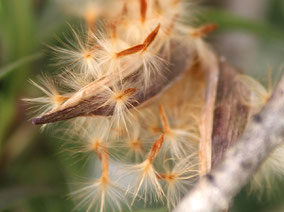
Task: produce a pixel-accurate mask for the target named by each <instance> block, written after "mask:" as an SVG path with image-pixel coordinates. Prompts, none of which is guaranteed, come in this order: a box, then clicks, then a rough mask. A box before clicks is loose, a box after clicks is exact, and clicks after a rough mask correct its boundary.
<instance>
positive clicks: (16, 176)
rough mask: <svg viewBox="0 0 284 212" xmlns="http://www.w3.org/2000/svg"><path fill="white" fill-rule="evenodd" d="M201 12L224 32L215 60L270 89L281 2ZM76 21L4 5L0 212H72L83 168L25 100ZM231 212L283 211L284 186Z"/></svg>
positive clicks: (239, 1)
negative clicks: (73, 188) (34, 121)
mask: <svg viewBox="0 0 284 212" xmlns="http://www.w3.org/2000/svg"><path fill="white" fill-rule="evenodd" d="M58 1H60V0H57V2H58ZM201 5H202V7H201V9H198V16H200V19H199V20H200V22H202V23H203V22H204V23H212V22H214V23H217V24H218V25H219V29H218V31H217V32H216V33H214V34H213V35H212V36H211V37H210V39H209V40H210V43H211V44H212V45H213V46H214V48H215V49H216V51H217V52H218V54H220V55H222V56H225V57H226V58H227V60H228V61H230V62H231V63H232V64H233V65H235V66H236V67H238V68H240V69H241V70H244V72H245V73H248V74H250V75H253V76H254V77H256V78H257V79H260V80H264V81H265V75H266V71H267V69H268V67H272V68H273V70H274V71H275V72H274V73H276V74H277V73H279V72H280V71H281V68H283V64H284V1H283V0H223V1H222V0H211V1H210V0H208V1H203V2H202V3H201ZM78 21H79V22H80V20H78V18H76V17H72V16H70V15H67V14H65V13H64V10H62V8H61V7H60V6H59V5H58V4H57V3H56V1H55V0H0V211H19V212H25V211H28V212H29V211H36V212H38V211H43V212H44V211H54V212H56V211H71V210H72V208H73V206H74V204H73V202H72V200H71V199H70V198H69V197H68V193H69V192H70V190H69V187H70V184H71V183H72V182H73V181H72V180H73V179H74V176H84V173H83V172H84V169H85V167H84V166H82V164H80V162H76V161H78V158H74V157H71V156H70V154H68V152H65V151H64V141H63V140H62V139H60V138H58V136H57V135H56V133H54V132H53V131H54V130H53V129H52V128H50V129H47V130H46V131H44V132H40V129H39V127H37V126H32V125H31V123H30V118H31V117H32V115H31V113H30V112H29V110H28V106H27V105H26V104H25V103H23V102H22V101H21V99H22V98H24V97H32V96H35V95H36V92H37V91H36V89H34V88H33V87H32V86H31V85H30V84H29V83H28V79H29V78H32V79H34V78H35V77H36V76H37V75H39V74H40V73H41V72H43V71H44V72H45V73H47V72H48V73H51V72H54V71H57V70H56V69H55V68H54V67H52V66H50V65H49V64H51V63H52V56H51V55H50V53H49V52H50V50H49V49H48V48H47V47H46V45H47V44H48V45H56V43H57V41H56V40H57V38H56V37H61V36H62V35H63V32H65V31H66V30H68V29H69V28H70V26H69V25H68V23H71V24H73V23H78ZM142 211H156V212H158V211H159V212H162V211H166V209H164V208H162V209H149V210H142ZM142 211H140V212H142ZM231 211H235V212H254V211H255V212H256V211H257V212H259V211H260V212H266V211H269V212H270V211H271V212H273V211H275V212H276V211H279V212H280V211H284V181H283V180H282V183H281V180H280V183H279V184H277V186H275V187H273V188H271V191H270V193H269V194H263V195H261V197H260V195H258V194H255V193H249V192H248V188H245V189H243V191H242V192H241V193H240V194H239V195H238V196H237V198H236V200H235V202H234V205H233V206H232V209H231Z"/></svg>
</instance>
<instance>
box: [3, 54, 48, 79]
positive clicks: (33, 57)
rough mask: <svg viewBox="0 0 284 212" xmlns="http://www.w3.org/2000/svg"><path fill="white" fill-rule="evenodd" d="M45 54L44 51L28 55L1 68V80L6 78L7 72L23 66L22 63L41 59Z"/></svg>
mask: <svg viewBox="0 0 284 212" xmlns="http://www.w3.org/2000/svg"><path fill="white" fill-rule="evenodd" d="M42 56H43V54H42V53H36V54H32V55H29V56H26V57H24V58H22V59H20V60H18V61H16V62H14V63H11V64H9V65H7V66H4V67H2V68H0V80H1V79H2V78H4V77H5V76H6V75H7V74H9V73H11V72H12V71H14V70H16V69H17V68H19V67H21V66H22V65H26V64H28V63H30V62H33V61H35V60H38V59H40V58H41V57H42Z"/></svg>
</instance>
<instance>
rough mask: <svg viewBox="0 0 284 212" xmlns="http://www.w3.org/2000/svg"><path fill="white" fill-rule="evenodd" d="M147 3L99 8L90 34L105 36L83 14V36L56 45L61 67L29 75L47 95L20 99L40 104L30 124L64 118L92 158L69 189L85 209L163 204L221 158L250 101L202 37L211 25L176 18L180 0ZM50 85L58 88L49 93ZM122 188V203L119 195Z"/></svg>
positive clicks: (172, 200)
mask: <svg viewBox="0 0 284 212" xmlns="http://www.w3.org/2000/svg"><path fill="white" fill-rule="evenodd" d="M147 2H148V1H145V0H141V1H127V0H126V1H125V4H124V5H123V8H120V9H121V10H118V11H116V10H114V13H115V14H116V16H115V14H108V15H107V18H108V21H109V23H108V24H107V27H106V29H105V31H103V32H100V33H99V34H102V35H105V37H106V38H105V37H103V36H102V37H99V36H97V35H94V33H95V31H96V28H95V27H94V26H92V27H90V26H89V25H90V23H92V22H90V21H89V20H88V24H87V25H88V27H89V29H87V32H86V33H85V38H84V39H82V40H83V41H81V40H80V36H79V35H77V34H76V33H75V44H72V45H71V46H72V48H71V49H68V50H66V49H64V48H58V49H56V51H57V52H58V54H59V57H58V58H59V60H60V59H61V60H62V61H59V64H60V65H63V64H65V63H67V65H66V66H65V67H64V68H65V71H64V73H63V74H60V75H57V76H55V77H54V78H55V79H54V80H53V82H48V83H45V85H46V87H47V89H45V88H43V87H42V86H40V85H38V84H36V83H34V84H35V85H36V86H37V87H38V88H40V89H41V90H42V91H43V92H44V93H45V94H46V95H47V97H44V98H43V97H40V98H36V99H28V101H30V102H41V103H48V104H49V105H48V106H47V107H46V108H44V109H45V110H44V111H43V112H41V113H40V114H39V116H38V117H36V118H34V119H33V120H32V122H33V123H34V124H37V125H40V124H50V123H54V122H58V121H67V123H70V124H71V126H70V127H71V129H72V130H71V131H72V134H75V137H76V140H80V145H81V146H83V147H82V150H81V151H80V152H81V153H82V152H83V153H86V154H87V153H88V154H93V155H96V156H97V159H98V160H99V161H100V162H101V164H102V171H101V172H102V173H101V177H100V178H98V179H96V180H94V181H93V183H91V185H89V186H87V187H85V188H83V189H81V190H78V191H77V192H74V196H75V197H76V198H77V197H79V199H81V200H80V201H79V202H80V203H79V205H87V211H90V210H91V209H95V210H98V211H103V210H104V208H106V207H107V206H106V205H107V204H106V202H107V200H108V199H109V200H112V202H109V204H110V206H109V207H110V209H112V210H114V208H116V209H117V210H121V204H122V203H121V202H123V204H126V205H129V206H130V205H133V203H134V202H135V201H136V200H140V199H144V201H145V205H148V204H151V202H153V201H156V202H159V203H164V202H166V203H167V206H168V208H169V209H172V208H173V207H175V206H176V205H177V203H178V202H179V201H180V199H181V198H182V197H183V195H185V193H186V192H187V191H188V190H189V189H190V187H191V186H192V185H193V184H194V183H195V181H196V179H198V177H199V176H202V175H205V174H207V173H208V172H209V171H210V170H211V169H212V167H215V166H216V165H217V164H218V163H219V162H220V161H222V158H223V155H224V153H225V152H226V151H227V149H228V148H229V147H230V146H232V145H233V144H234V143H235V142H236V140H237V139H238V138H239V136H240V135H241V134H242V132H243V131H244V129H245V127H246V124H247V122H248V121H249V117H250V109H251V107H250V106H249V104H247V102H246V101H244V100H243V98H242V96H241V95H240V90H241V93H242V94H243V93H246V94H250V92H251V90H250V89H249V88H248V87H247V86H246V85H245V84H244V83H241V82H240V80H237V79H239V76H240V73H239V72H238V71H237V70H235V69H234V68H233V67H232V66H230V65H229V64H228V63H226V62H224V61H221V60H220V59H219V57H218V56H216V55H215V53H214V52H213V51H212V50H211V49H210V48H209V47H208V46H207V45H206V44H205V42H204V41H203V40H202V38H203V37H204V36H206V35H208V34H209V33H210V32H212V31H214V30H215V29H216V25H214V24H210V25H205V26H202V27H200V28H194V27H188V26H187V27H184V26H183V27H181V26H180V25H179V23H178V21H177V17H178V16H179V15H180V14H179V10H180V9H181V8H182V6H183V4H181V2H180V1H176V0H174V1H173V0H163V1H158V0H157V1H153V2H155V3H152V1H151V3H149V2H150V1H149V2H148V3H149V4H148V3H147ZM133 11H134V12H133ZM136 11H140V13H138V14H136ZM147 11H148V13H147ZM103 14H104V13H103ZM113 17H119V18H117V19H114V18H113ZM180 28H182V30H181V29H180ZM184 28H185V29H184ZM130 35H131V36H130ZM74 46H77V47H78V49H79V50H78V49H75V50H74V48H73V47H74ZM60 54H65V55H64V56H61V58H60ZM55 84H64V85H65V87H67V88H68V89H67V91H66V90H65V91H60V92H59V91H58V89H57V88H56V86H55ZM74 123H75V124H74ZM70 127H69V128H68V129H70ZM69 131H70V130H69ZM69 131H68V133H69ZM117 152H118V154H117ZM114 155H115V156H114ZM117 155H118V156H117ZM113 161H116V163H119V165H121V164H123V165H125V164H124V163H125V161H126V162H127V163H128V165H129V167H128V168H126V169H124V168H122V171H123V172H124V173H123V174H119V175H122V176H127V177H130V178H131V176H132V175H133V176H132V180H130V179H128V178H126V177H125V179H127V182H123V183H119V182H118V181H119V180H118V179H121V178H122V179H123V177H121V176H111V174H110V173H111V169H112V167H113V166H114V165H112V163H113ZM141 161H142V162H141ZM129 163H130V164H129ZM115 166H118V165H117V164H116V165H115ZM125 184H128V185H127V188H121V186H122V185H125ZM125 193H127V194H129V195H130V196H131V197H132V203H131V204H129V202H128V201H127V199H124V198H121V196H124V194H125ZM118 194H120V195H118ZM113 202H114V203H113ZM105 204H106V205H105Z"/></svg>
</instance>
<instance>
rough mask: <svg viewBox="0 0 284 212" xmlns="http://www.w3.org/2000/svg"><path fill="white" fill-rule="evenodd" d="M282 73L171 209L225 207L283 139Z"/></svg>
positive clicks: (195, 211)
mask: <svg viewBox="0 0 284 212" xmlns="http://www.w3.org/2000/svg"><path fill="white" fill-rule="evenodd" d="M283 136H284V76H283V77H282V79H281V81H280V83H279V84H278V87H277V89H276V91H275V93H274V94H273V96H272V97H271V98H270V100H269V101H268V103H267V104H266V105H265V106H264V108H263V110H262V111H261V112H260V113H259V114H257V115H255V116H253V118H252V120H251V122H250V123H249V124H248V127H247V128H246V130H245V132H244V134H243V135H242V136H241V138H240V139H239V141H238V142H237V144H236V145H235V146H233V147H232V148H231V149H230V150H229V151H228V152H227V153H226V155H225V157H224V160H223V161H222V162H221V163H220V164H219V165H218V166H217V167H216V168H215V169H213V171H212V172H211V173H209V174H207V175H205V176H204V177H202V178H201V179H200V181H199V183H198V184H197V185H196V186H195V188H193V189H192V190H191V192H190V193H189V194H188V195H187V196H186V197H185V198H184V199H183V200H182V202H181V203H180V204H179V205H178V207H177V208H176V209H175V212H215V211H222V210H224V209H226V208H227V207H228V206H229V204H230V202H231V200H232V198H233V197H234V196H235V195H236V194H237V193H238V192H239V191H240V189H241V188H242V187H243V186H244V185H245V184H246V183H247V182H248V181H249V179H250V177H251V176H252V175H253V174H254V173H255V172H256V171H257V169H258V167H259V166H260V165H261V163H262V162H263V161H264V160H265V159H266V158H267V157H268V156H269V154H270V153H272V152H273V150H274V149H275V148H276V147H277V146H278V145H280V144H282V143H284V142H283Z"/></svg>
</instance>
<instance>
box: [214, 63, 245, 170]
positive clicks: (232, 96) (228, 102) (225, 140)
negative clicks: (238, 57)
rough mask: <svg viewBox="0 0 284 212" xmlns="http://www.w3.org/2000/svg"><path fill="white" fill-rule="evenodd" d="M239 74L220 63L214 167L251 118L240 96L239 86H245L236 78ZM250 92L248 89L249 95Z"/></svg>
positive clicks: (215, 111) (215, 122)
mask: <svg viewBox="0 0 284 212" xmlns="http://www.w3.org/2000/svg"><path fill="white" fill-rule="evenodd" d="M239 74H240V72H239V71H237V70H236V69H235V68H233V67H232V66H230V65H229V64H228V63H226V62H220V63H219V80H218V87H217V96H216V102H215V110H214V122H213V132H212V167H215V166H216V165H217V164H218V163H219V162H220V161H221V160H222V158H223V157H224V154H225V153H226V151H227V150H228V148H230V146H232V145H234V143H235V142H236V141H237V140H238V138H239V137H240V136H241V135H242V133H243V131H244V129H245V127H246V124H247V122H248V119H249V112H250V108H249V106H248V105H246V104H244V102H243V101H241V98H239V97H240V94H239V92H240V89H239V86H243V85H242V84H241V83H240V82H238V81H237V80H236V77H237V76H238V75H239ZM242 89H245V88H242ZM249 92H250V91H249V90H247V92H246V93H247V95H249Z"/></svg>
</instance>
